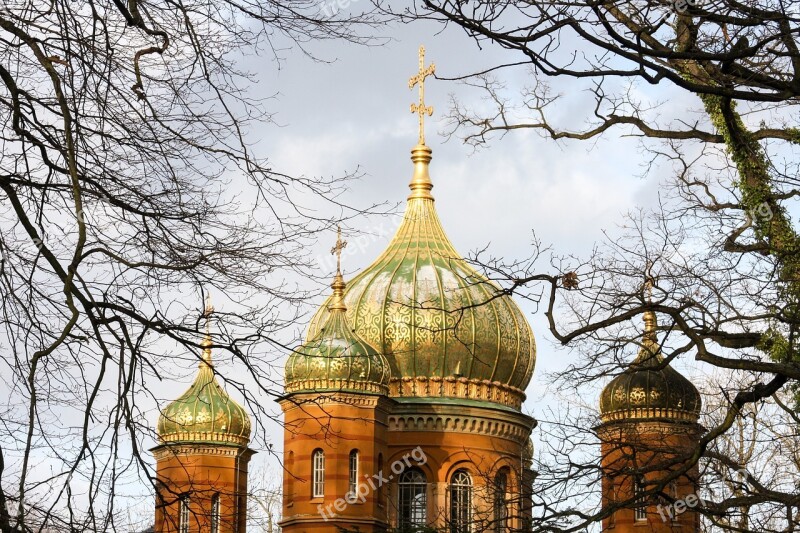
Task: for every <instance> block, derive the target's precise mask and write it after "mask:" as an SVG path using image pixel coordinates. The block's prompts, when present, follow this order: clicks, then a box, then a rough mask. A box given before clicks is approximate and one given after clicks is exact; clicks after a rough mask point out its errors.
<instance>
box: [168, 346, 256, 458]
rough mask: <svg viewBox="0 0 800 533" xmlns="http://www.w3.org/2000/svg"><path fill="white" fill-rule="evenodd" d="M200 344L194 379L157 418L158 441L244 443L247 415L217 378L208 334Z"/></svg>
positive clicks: (246, 440)
mask: <svg viewBox="0 0 800 533" xmlns="http://www.w3.org/2000/svg"><path fill="white" fill-rule="evenodd" d="M203 344H204V349H203V360H202V362H201V363H200V368H199V370H198V372H197V377H196V378H195V380H194V382H193V383H192V385H191V386H190V387H189V389H188V390H187V391H186V392H184V393H183V394H182V395H181V396H180V397H179V398H178V399H177V400H175V401H174V402H172V403H170V404H169V405H168V406H167V407H166V408H165V409H164V410H163V411H162V412H161V415H160V416H159V418H158V440H159V443H160V444H166V443H180V442H191V443H213V444H227V445H235V446H247V443H248V442H249V441H250V416H249V415H248V414H247V412H246V411H245V410H244V408H243V407H242V406H241V405H239V404H238V403H236V402H235V401H234V400H233V399H232V398H231V397H230V396H229V395H228V393H227V392H225V390H224V389H223V388H222V387H221V386H220V384H219V383H218V382H217V379H216V377H215V376H214V370H213V368H212V366H211V348H210V347H209V346H210V344H211V341H210V338H209V337H208V336H206V339H205V340H204V341H203Z"/></svg>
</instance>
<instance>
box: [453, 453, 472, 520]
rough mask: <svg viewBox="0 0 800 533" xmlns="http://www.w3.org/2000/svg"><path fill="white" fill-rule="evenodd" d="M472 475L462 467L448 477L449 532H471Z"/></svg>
mask: <svg viewBox="0 0 800 533" xmlns="http://www.w3.org/2000/svg"><path fill="white" fill-rule="evenodd" d="M473 493H474V491H473V488H472V476H471V475H470V474H469V472H468V471H467V470H465V469H463V468H460V469H458V470H456V471H455V472H453V475H452V476H451V477H450V532H451V533H471V532H472V498H473Z"/></svg>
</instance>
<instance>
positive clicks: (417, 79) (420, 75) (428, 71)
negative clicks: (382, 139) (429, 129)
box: [408, 46, 436, 144]
mask: <svg viewBox="0 0 800 533" xmlns="http://www.w3.org/2000/svg"><path fill="white" fill-rule="evenodd" d="M434 72H436V65H434V64H433V63H431V64H430V65H428V68H425V47H424V46H420V47H419V72H417V74H416V76H412V77H411V79H409V80H408V88H409V89H413V88H414V86H415V85H416V84H418V83H419V104H411V112H412V113H416V114H418V115H419V144H425V115H426V114H427V115H428V116H431V115H433V106H430V107H426V106H425V78H427V77H428V76H430V75H432V74H433V73H434Z"/></svg>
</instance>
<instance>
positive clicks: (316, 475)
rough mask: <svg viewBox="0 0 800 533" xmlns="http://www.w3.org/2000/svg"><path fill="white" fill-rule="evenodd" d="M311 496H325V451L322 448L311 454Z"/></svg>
mask: <svg viewBox="0 0 800 533" xmlns="http://www.w3.org/2000/svg"><path fill="white" fill-rule="evenodd" d="M311 471H312V476H311V479H312V482H311V496H312V497H313V498H324V497H325V452H323V451H322V450H320V449H316V450H314V453H312V454H311Z"/></svg>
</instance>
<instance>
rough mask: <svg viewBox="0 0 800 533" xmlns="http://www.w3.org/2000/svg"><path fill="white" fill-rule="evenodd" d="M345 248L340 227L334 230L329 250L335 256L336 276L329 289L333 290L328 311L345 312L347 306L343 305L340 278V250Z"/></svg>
mask: <svg viewBox="0 0 800 533" xmlns="http://www.w3.org/2000/svg"><path fill="white" fill-rule="evenodd" d="M346 247H347V241H343V240H342V227H341V226H339V227H338V228H337V229H336V244H335V245H334V247H333V248H331V255H335V256H336V275H335V276H334V277H333V283H331V288H332V289H333V297H332V298H331V303H330V304H329V305H328V310H330V311H333V310H340V311H347V306H346V305H345V304H344V289H345V283H344V277H343V276H342V250H344V249H345V248H346Z"/></svg>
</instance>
